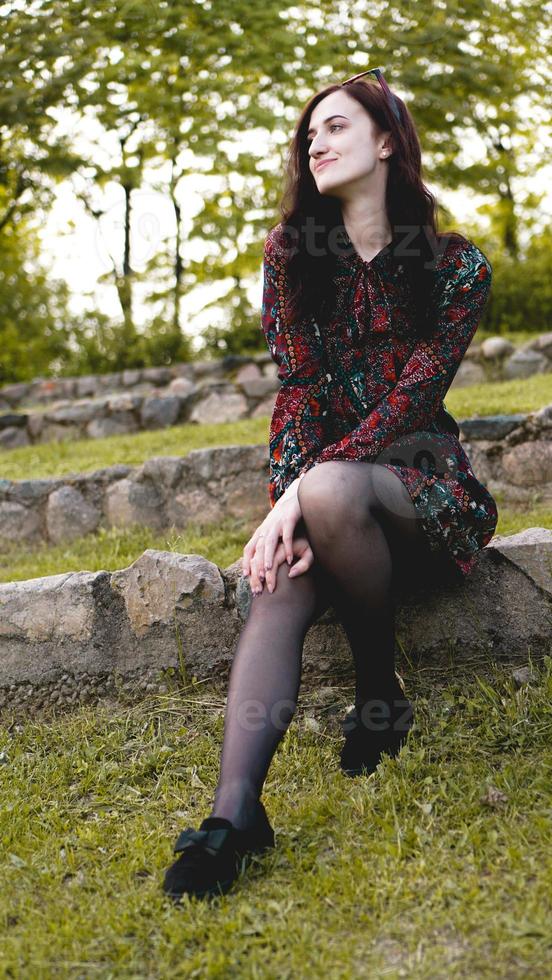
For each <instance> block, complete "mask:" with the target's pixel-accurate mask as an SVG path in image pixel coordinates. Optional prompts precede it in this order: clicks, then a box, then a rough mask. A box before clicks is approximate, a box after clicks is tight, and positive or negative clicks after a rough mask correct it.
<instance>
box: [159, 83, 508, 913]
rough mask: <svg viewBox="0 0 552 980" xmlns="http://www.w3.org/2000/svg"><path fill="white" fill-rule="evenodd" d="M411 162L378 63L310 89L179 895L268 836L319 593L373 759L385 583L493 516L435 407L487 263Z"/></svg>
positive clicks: (293, 157) (270, 269)
mask: <svg viewBox="0 0 552 980" xmlns="http://www.w3.org/2000/svg"><path fill="white" fill-rule="evenodd" d="M421 170H422V168H421V153H420V144H419V140H418V137H417V134H416V130H415V127H414V122H413V120H412V117H411V115H410V113H409V111H408V109H407V108H406V106H405V104H404V102H403V101H402V100H401V99H399V98H398V97H396V96H395V95H394V94H393V93H391V91H390V90H389V88H388V86H387V84H386V83H385V80H384V78H383V75H382V73H381V71H380V70H379V69H370V70H369V71H368V72H367V73H362V74H361V76H355V77H354V78H353V79H347V80H346V81H345V82H342V83H341V84H335V85H330V86H329V87H327V88H325V89H323V90H322V91H321V92H318V93H317V94H316V95H315V96H314V97H313V98H312V99H311V100H310V101H309V103H308V104H307V106H306V107H305V109H304V110H303V112H302V114H301V117H300V119H299V122H298V124H297V127H296V131H295V134H294V137H293V141H292V144H291V152H290V157H289V165H288V174H287V177H288V183H287V188H286V193H285V196H284V204H283V206H282V221H281V222H280V223H279V224H278V225H277V226H276V227H275V228H273V229H272V230H271V231H270V232H269V234H268V237H267V239H266V243H265V250H264V294H263V304H262V316H261V323H262V328H263V331H264V334H265V337H266V341H267V344H268V346H269V349H270V352H271V354H272V357H273V359H274V361H275V362H276V364H277V365H278V377H279V378H280V379H281V382H282V383H281V387H280V389H279V391H278V395H277V398H276V402H275V406H274V412H273V416H272V421H271V427H270V482H269V497H270V505H271V509H270V511H269V513H268V514H267V516H266V518H265V519H264V521H263V522H262V524H260V526H259V527H258V528H257V530H256V531H255V533H254V534H253V536H252V538H251V540H250V541H249V542H248V544H247V545H246V547H245V549H244V555H243V574H244V575H245V576H249V579H250V585H251V590H252V593H253V598H252V601H251V605H250V610H249V614H248V618H247V621H246V623H245V625H244V628H243V630H242V633H241V635H240V638H239V642H238V645H237V649H236V653H235V657H234V661H233V664H232V670H231V673H230V681H229V690H228V699H227V707H226V717H225V729H224V743H223V748H222V758H221V771H220V778H219V782H218V785H217V788H216V793H215V799H214V803H213V806H212V811H211V815H210V816H209V817H208V818H207V819H206V820H204V821H203V823H202V824H201V827H200V829H199V830H193V829H191V828H189V829H188V830H185V831H183V833H182V834H181V835H180V838H179V840H178V842H177V845H176V848H175V850H176V852H177V853H178V854H179V855H180V856H179V857H178V859H177V860H176V861H175V863H174V864H173V865H172V867H171V868H170V869H169V870H168V871H167V873H166V876H165V883H164V888H165V891H166V892H167V893H168V894H169V895H171V896H172V897H173V898H179V897H180V896H181V895H183V894H184V893H187V894H189V895H196V896H201V897H202V896H205V895H212V894H216V893H220V892H225V891H226V890H227V889H228V888H229V887H230V886H231V885H232V882H233V881H234V880H235V878H236V877H237V875H238V872H239V868H240V867H243V866H244V859H246V861H245V863H247V860H248V859H249V856H250V855H251V854H254V853H261V852H262V851H263V850H266V848H268V847H272V846H273V845H274V834H273V831H272V827H271V826H270V823H269V821H268V818H267V815H266V812H265V810H264V807H263V804H262V803H261V801H260V796H261V792H262V787H263V784H264V781H265V778H266V775H267V772H268V767H269V765H270V761H271V759H272V757H273V755H274V752H275V750H276V747H277V745H278V743H279V742H280V740H281V738H282V736H283V734H284V732H285V731H286V729H287V727H288V725H289V723H290V721H291V719H292V717H293V714H294V711H295V708H296V702H297V695H298V691H299V685H300V675H301V659H302V649H303V641H304V638H305V635H306V633H307V630H308V629H309V627H310V626H311V625H312V623H313V622H315V621H316V619H318V618H319V617H320V615H322V613H323V612H324V611H325V610H326V609H327V607H328V606H329V605H330V604H331V605H332V606H333V607H334V609H335V611H336V614H337V615H338V618H339V620H340V622H341V623H342V625H343V628H344V630H345V632H346V635H347V637H348V640H349V642H350V645H351V651H352V655H353V659H354V664H355V670H356V691H355V710H354V711H353V712H351V714H350V715H349V716H348V717H347V719H346V724H345V725H344V727H345V728H348V729H349V730H348V734H347V737H346V739H345V744H344V745H343V748H342V751H341V760H340V762H341V768H342V770H343V772H344V773H345V774H346V775H349V776H356V775H358V774H361V773H370V772H373V771H374V769H375V768H376V766H377V765H378V763H379V761H380V759H381V756H382V753H384V752H385V753H387V754H388V755H391V756H393V755H396V753H397V752H398V751H399V749H400V747H401V745H402V744H403V743H404V741H405V739H406V737H407V734H408V731H409V729H410V727H411V725H412V705H411V704H410V702H409V701H408V700H407V699H406V698H405V697H404V694H403V691H402V689H401V687H400V685H399V683H398V681H397V679H396V675H395V665H394V654H395V630H394V609H395V602H396V594H397V589H398V588H399V587H401V586H402V585H406V586H408V585H410V584H413V583H415V582H416V583H417V582H419V580H420V576H423V580H424V581H425V582H431V581H437V579H439V580H442V578H443V574H447V575H449V577H450V578H451V580H454V579H455V578H456V579H457V580H459V581H460V580H461V579H462V577H463V576H465V575H467V574H469V572H470V570H471V569H472V567H473V565H474V563H475V560H476V555H477V552H478V551H479V550H480V549H481V548H483V547H484V546H485V545H486V544H487V543H488V542H489V541H490V539H491V538H492V536H493V533H494V531H495V528H496V523H497V517H498V514H497V508H496V504H495V501H494V500H493V498H492V496H491V495H490V493H489V491H488V490H487V489H486V488H485V486H484V485H483V484H482V483H480V482H479V480H478V479H477V477H476V476H475V474H474V472H473V469H472V466H471V464H470V461H469V459H468V457H467V455H466V453H465V451H464V449H463V448H462V446H461V444H460V442H459V440H458V435H459V429H458V426H457V424H456V422H455V420H454V419H453V418H452V416H450V415H449V414H448V413H447V412H446V411H445V408H444V405H443V398H444V396H445V394H446V392H447V391H448V389H449V387H450V384H451V382H452V379H453V377H454V375H455V373H456V371H457V369H458V366H459V364H460V362H461V360H462V358H463V356H464V354H465V352H466V349H467V348H468V346H469V343H470V341H471V339H472V337H473V335H474V333H475V330H476V328H477V324H478V322H479V319H480V317H481V313H482V310H483V307H484V304H485V300H486V297H487V294H488V292H489V288H490V284H491V266H490V264H489V262H488V260H487V259H486V257H485V256H484V255H483V253H482V252H481V251H480V250H479V249H478V248H477V247H476V246H475V245H474V244H473V243H472V242H471V241H469V240H468V239H466V238H464V237H463V236H461V235H458V234H455V233H449V234H446V235H444V234H441V233H438V232H437V229H436V215H435V211H436V207H435V199H434V198H433V196H432V195H431V194H430V193H429V191H428V190H427V188H426V187H425V186H424V184H423V183H422V178H421ZM286 202H287V203H286ZM289 566H291V568H290V567H289Z"/></svg>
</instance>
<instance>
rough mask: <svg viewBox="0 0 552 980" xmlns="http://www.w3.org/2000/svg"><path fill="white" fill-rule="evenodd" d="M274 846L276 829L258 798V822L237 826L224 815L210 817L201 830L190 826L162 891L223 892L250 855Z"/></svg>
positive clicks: (175, 893)
mask: <svg viewBox="0 0 552 980" xmlns="http://www.w3.org/2000/svg"><path fill="white" fill-rule="evenodd" d="M271 847H274V831H273V829H272V827H271V826H270V823H269V820H268V817H267V815H266V811H265V808H264V806H263V804H262V803H261V802H260V801H259V803H258V811H257V818H256V820H255V823H254V824H253V825H252V826H251V827H250V828H247V830H238V829H237V828H236V827H234V825H233V824H232V823H231V822H230V820H226V819H225V818H224V817H207V818H206V819H205V820H204V821H203V823H202V824H201V826H200V828H199V830H194V829H193V828H192V827H188V828H187V829H186V830H183V831H182V833H181V834H180V837H179V838H178V840H177V842H176V844H175V848H174V852H175V854H179V855H180V857H179V858H177V860H176V861H175V862H174V864H172V865H171V867H170V868H169V869H168V871H167V872H166V874H165V879H164V882H163V891H164V892H165V893H166V894H167V895H168V896H169V897H170V898H172V899H174V900H175V901H179V900H180V899H181V898H182V896H183V895H184V894H187V895H195V896H196V898H208V897H211V896H216V895H224V894H225V893H226V892H227V891H228V890H229V888H231V887H232V885H233V883H234V881H235V880H236V878H237V877H238V875H239V873H240V870H241V869H242V868H245V867H246V865H247V864H248V863H250V858H251V855H253V854H262V853H263V852H264V851H266V850H268V849H269V848H271Z"/></svg>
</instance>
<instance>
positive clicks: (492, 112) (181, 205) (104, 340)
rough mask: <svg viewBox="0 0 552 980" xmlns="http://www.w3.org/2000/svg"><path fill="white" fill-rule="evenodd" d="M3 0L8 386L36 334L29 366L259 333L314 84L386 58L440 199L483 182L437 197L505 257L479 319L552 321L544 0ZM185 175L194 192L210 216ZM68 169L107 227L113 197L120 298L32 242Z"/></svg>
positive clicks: (1, 251) (47, 369) (147, 354)
mask: <svg viewBox="0 0 552 980" xmlns="http://www.w3.org/2000/svg"><path fill="white" fill-rule="evenodd" d="M3 8H4V18H3V21H2V29H1V33H0V350H1V351H2V355H1V368H0V379H1V380H2V381H3V382H4V383H5V382H7V381H17V380H20V379H24V378H27V377H28V376H29V375H28V373H27V372H28V371H29V369H30V359H29V357H28V352H29V344H31V346H32V349H33V351H34V353H33V359H32V360H33V366H32V369H31V374H32V375H36V374H37V373H42V374H46V373H57V374H83V373H99V372H100V371H114V370H120V369H122V368H127V367H139V366H144V365H151V364H170V363H173V362H175V361H181V360H189V359H191V358H194V357H197V356H201V357H205V356H207V357H209V356H214V357H217V356H221V355H224V354H228V353H234V354H237V353H253V352H255V351H258V350H263V349H264V340H263V338H262V335H261V332H260V329H259V307H258V303H257V304H256V303H255V302H252V300H251V291H252V289H254V287H255V284H256V283H258V282H259V276H260V271H261V259H262V246H263V241H264V238H265V236H266V232H267V230H268V228H269V227H271V225H273V224H274V223H275V221H277V220H278V202H279V199H280V194H281V189H282V187H281V185H282V175H283V170H284V166H285V160H286V153H287V148H288V145H289V140H290V136H291V133H292V131H293V126H294V124H295V122H296V119H297V116H298V114H299V112H300V110H301V108H302V106H303V105H304V103H305V102H306V101H307V99H308V98H309V97H310V95H311V94H312V93H313V92H314V91H316V90H317V89H319V88H322V87H323V86H324V85H326V84H328V83H329V82H330V81H333V80H335V79H341V78H344V77H347V76H348V75H350V74H352V73H353V72H354V71H361V70H362V69H363V68H364V67H366V66H368V65H381V66H382V67H383V68H384V70H385V73H386V77H387V78H388V80H389V82H390V84H391V86H392V87H393V88H394V89H396V90H397V92H398V93H399V94H400V95H401V96H402V97H403V98H404V99H405V101H406V103H407V104H408V105H409V107H410V109H411V111H412V114H413V116H414V119H415V122H416V125H417V127H418V131H419V134H420V139H421V143H422V147H423V152H424V179H425V181H426V183H427V184H428V185H429V186H430V187H431V189H432V191H434V193H436V194H437V197H438V198H439V193H440V191H445V190H454V191H457V192H458V191H465V193H466V195H467V196H469V195H470V194H472V193H473V192H476V193H478V194H483V195H485V203H484V204H483V205H482V206H480V207H479V209H478V214H479V215H480V218H481V221H480V222H477V224H474V223H471V224H470V223H468V222H466V220H465V217H464V215H463V214H460V213H459V214H450V212H447V209H445V208H444V207H443V208H442V209H441V215H442V219H443V220H442V222H441V226H442V227H443V229H444V230H446V229H449V228H453V227H456V228H458V229H459V230H461V231H463V232H464V233H465V234H467V235H468V236H469V237H473V238H474V239H475V240H476V242H477V243H478V244H479V245H480V246H481V247H482V248H483V250H484V251H485V254H487V255H488V257H489V258H490V260H491V262H492V264H493V268H494V280H493V291H492V295H491V302H490V303H489V306H488V308H487V311H486V313H485V316H484V318H483V321H482V329H485V330H489V329H492V330H493V331H494V332H507V331H508V330H513V329H516V330H518V329H524V330H534V331H542V330H547V329H548V330H549V329H551V327H550V323H551V309H552V306H551V297H550V272H549V261H548V255H549V254H550V232H549V228H548V226H549V215H547V213H546V207H545V205H544V204H543V195H539V194H536V193H534V192H532V191H530V190H528V181H527V178H528V177H529V176H530V175H531V174H533V173H535V172H536V171H538V170H540V169H541V168H542V167H544V166H545V164H546V163H547V162H548V157H547V155H546V154H547V146H548V145H549V137H550V123H551V119H552V112H551V105H550V100H551V95H550V93H551V92H552V85H551V82H552V79H551V72H550V46H551V30H550V22H549V21H548V23H547V22H546V21H545V19H544V18H543V11H544V10H545V7H543V5H542V4H541V3H536V2H534V0H519V2H517V3H516V5H515V6H512V5H504V4H503V3H502V2H500V0H485V2H484V3H483V4H482V3H481V2H480V0H478V2H477V3H476V2H475V0H464V3H463V4H462V5H460V6H459V5H457V4H452V3H449V2H448V0H446V2H443V3H442V4H440V5H439V7H436V6H435V5H434V4H433V3H430V2H429V0H418V3H416V4H411V5H409V6H408V7H407V8H405V6H404V4H402V3H399V2H398V0H391V2H387V3H380V2H375V3H373V4H370V5H366V3H365V2H364V0H362V2H360V0H357V2H349V3H347V5H344V4H343V2H342V0H328V2H327V3H325V4H324V6H323V8H322V7H321V5H320V4H319V3H318V0H305V2H303V3H301V4H300V5H299V6H297V5H295V4H294V3H292V2H290V0H281V2H279V3H278V4H273V3H270V2H268V3H267V2H266V0H263V2H261V0H248V2H247V3H246V2H239V0H232V2H231V3H230V2H229V0H220V2H219V0H217V3H216V4H214V3H206V2H200V0H186V2H183V0H176V2H175V0H172V2H169V0H159V2H152V0H147V2H144V0H104V2H102V3H101V4H97V3H94V2H92V0H34V2H32V3H25V4H24V3H22V2H19V0H13V2H12V3H6V4H4V5H3ZM537 36H538V38H539V45H538V46H536V45H535V44H534V38H535V37H537ZM366 39H369V47H368V46H367V41H366ZM389 52H392V63H390V61H389ZM68 113H70V114H71V117H72V118H76V119H78V120H79V121H80V122H82V124H83V125H84V126H86V125H90V126H92V124H93V125H94V127H95V129H94V131H96V130H98V131H99V132H100V133H101V134H103V135H102V137H101V138H100V139H98V140H96V143H95V145H94V144H92V146H91V149H90V150H89V151H85V150H82V149H80V150H77V148H76V145H75V141H74V140H72V139H71V137H70V136H69V135H68V134H67V132H65V133H64V132H63V129H64V127H63V125H62V123H63V120H64V119H65V117H66V116H67V114H68ZM191 180H192V181H195V183H196V184H197V186H198V187H199V188H200V194H201V199H200V206H199V208H198V210H197V211H196V213H193V212H192V209H191V207H190V201H189V188H190V181H191ZM62 182H65V183H70V185H71V187H72V189H73V192H74V195H75V198H76V200H77V201H78V202H79V204H80V206H81V207H82V208H83V211H84V213H85V214H86V215H88V216H89V217H90V218H92V220H93V221H95V222H97V225H98V230H99V234H102V228H103V227H104V225H105V219H106V216H107V215H108V212H109V210H110V207H113V205H112V204H111V205H110V203H109V201H110V200H112V198H113V193H114V192H116V194H117V195H118V199H119V200H120V201H121V207H120V210H121V215H122V218H121V221H120V226H121V227H120V232H118V234H117V235H116V236H115V239H114V240H113V241H111V242H110V244H109V246H107V244H105V243H104V244H105V251H106V252H107V254H108V256H109V266H110V267H109V268H108V269H107V271H106V272H105V273H104V274H103V276H100V280H99V281H100V283H103V284H108V285H110V286H111V287H112V288H113V290H114V295H116V297H117V301H118V306H119V310H120V315H119V316H118V317H107V316H106V315H105V314H103V313H100V312H98V310H96V309H95V308H94V306H92V307H91V308H89V309H87V311H86V312H85V313H84V314H82V315H80V316H78V317H75V315H74V314H72V313H70V312H69V305H68V304H69V294H68V289H67V287H65V285H64V284H63V283H60V282H56V281H54V280H53V279H52V277H51V276H50V275H49V274H48V271H47V266H46V264H45V257H44V256H42V257H41V256H40V254H39V251H40V249H39V245H40V235H39V229H40V227H41V225H43V224H44V221H45V218H46V216H47V214H48V213H49V210H50V209H51V207H52V202H53V199H54V192H55V188H56V186H57V185H59V184H60V183H62ZM108 191H109V192H110V194H111V198H110V197H109V196H108V193H107V192H108ZM145 193H148V194H151V195H152V206H151V208H150V209H149V212H148V213H147V214H146V215H145V216H144V214H143V213H141V214H140V213H138V211H137V203H136V202H137V201H138V200H139V198H138V197H137V195H140V194H145ZM159 200H163V201H165V202H167V205H168V212H167V213H168V214H169V218H166V217H162V216H161V215H160V212H159V209H158V206H157V204H156V201H159ZM73 220H74V219H73ZM144 225H147V228H146V229H144V227H143V226H144ZM146 233H147V234H148V235H149V238H150V239H151V241H152V242H153V248H152V249H150V253H148V254H147V255H146V257H145V258H144V257H140V256H139V255H138V251H139V250H138V249H137V248H136V242H137V240H138V237H139V236H140V235H142V238H144V237H145V235H146ZM17 255H19V259H20V268H19V270H17V269H16V268H15V266H16V265H17ZM198 256H202V257H198ZM196 290H200V291H201V295H202V296H204V295H205V297H206V298H205V301H204V305H203V307H202V312H203V313H204V314H209V315H211V314H212V319H211V322H210V323H209V325H208V326H207V327H206V328H204V329H203V332H202V335H201V346H200V347H199V348H198V347H197V345H196V346H194V343H193V341H194V336H193V329H192V323H190V322H186V317H185V305H184V299H185V298H187V297H189V296H191V295H192V294H194V293H195V291H196ZM139 303H141V304H142V308H143V309H145V311H146V322H145V324H143V325H142V326H141V327H139V326H138V325H137V322H136V319H137V318H136V309H137V305H138V304H139Z"/></svg>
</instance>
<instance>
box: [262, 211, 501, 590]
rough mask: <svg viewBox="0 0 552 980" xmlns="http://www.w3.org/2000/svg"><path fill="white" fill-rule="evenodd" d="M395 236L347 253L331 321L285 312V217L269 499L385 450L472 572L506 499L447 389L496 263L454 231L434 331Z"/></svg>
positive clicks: (277, 270) (271, 256)
mask: <svg viewBox="0 0 552 980" xmlns="http://www.w3.org/2000/svg"><path fill="white" fill-rule="evenodd" d="M392 245H393V243H391V246H387V247H386V248H384V249H382V250H381V251H380V252H378V254H377V255H376V256H375V257H374V258H373V259H372V260H371V261H370V262H365V261H364V260H363V259H361V258H360V256H359V255H358V253H357V252H356V251H355V250H354V249H353V248H352V247H351V249H350V254H349V255H348V256H345V255H344V254H341V255H340V256H339V258H338V260H337V272H336V275H335V279H334V283H335V289H336V303H335V310H334V314H333V315H332V318H331V320H330V322H329V323H328V324H327V325H325V326H324V327H323V328H320V327H319V325H318V324H317V323H316V322H315V319H314V317H311V318H310V319H307V320H305V321H303V322H301V323H293V322H290V318H289V317H288V316H287V312H286V296H287V294H288V290H287V283H286V258H285V247H284V245H283V243H282V238H281V226H280V225H278V226H277V227H276V228H273V229H272V230H271V232H270V233H269V235H268V236H267V239H266V242H265V249H264V263H263V300H262V312H261V327H262V330H263V332H264V335H265V338H266V341H267V344H268V348H269V350H270V352H271V355H272V358H273V360H274V361H275V363H276V364H277V365H278V377H279V378H280V380H281V387H280V389H279V391H278V394H277V397H276V402H275V405H274V411H273V414H272V420H271V425H270V436H269V452H270V480H269V485H268V491H269V499H270V505H271V507H273V506H274V505H275V503H276V501H277V500H278V499H279V497H280V496H281V495H282V494H283V493H284V491H285V489H286V487H287V486H289V484H290V483H291V482H292V481H293V480H294V479H295V478H296V477H297V476H299V474H300V473H305V472H306V471H307V470H309V469H311V468H312V467H313V466H317V465H318V464H320V463H323V462H326V461H328V460H351V459H352V460H363V461H366V462H377V463H380V464H381V465H383V466H386V467H388V468H389V469H391V470H393V471H394V472H395V473H397V475H398V476H399V477H400V479H401V480H402V482H403V483H404V484H405V486H406V488H407V490H408V491H409V494H410V497H411V499H412V501H413V503H414V506H415V508H416V513H417V516H418V520H419V522H420V526H421V527H422V529H423V530H424V532H425V533H426V535H427V538H428V541H429V544H430V547H431V549H432V551H434V552H440V553H441V554H443V555H444V556H445V557H448V558H450V559H451V561H452V567H453V568H454V569H455V570H456V571H458V572H460V574H461V575H462V576H463V575H466V574H468V573H469V572H470V571H471V569H472V567H473V565H474V562H475V556H476V553H477V552H478V551H479V550H480V549H481V548H483V547H484V546H485V545H486V544H488V542H489V541H490V540H491V538H492V536H493V534H494V532H495V529H496V524H497V520H498V511H497V506H496V503H495V501H494V499H493V497H492V496H491V494H490V492H489V491H488V490H487V488H486V487H485V486H484V485H483V484H482V483H481V482H480V481H479V480H478V479H477V477H476V476H475V473H474V472H473V469H472V466H471V463H470V460H469V458H468V456H467V454H466V452H465V450H464V448H463V446H462V445H461V443H460V441H459V439H458V435H459V429H458V426H457V424H456V422H455V420H454V419H453V417H452V416H451V415H450V414H449V413H448V412H447V411H446V409H445V407H444V403H443V399H444V397H445V395H446V393H447V391H448V389H449V387H450V385H451V383H452V380H453V378H454V376H455V374H456V372H457V370H458V367H459V365H460V362H461V361H462V358H463V356H464V354H465V352H466V350H467V348H468V346H469V344H470V341H471V340H472V337H473V335H474V333H475V331H476V329H477V324H478V322H479V320H480V317H481V314H482V311H483V308H484V306H485V302H486V299H487V295H488V292H489V289H490V286H491V277H492V269H491V265H490V263H489V261H488V260H487V258H486V257H485V256H484V255H483V253H482V252H481V251H480V250H479V249H478V248H477V247H476V246H475V245H474V244H473V243H472V242H466V241H453V240H452V239H450V240H448V241H447V243H446V245H445V247H444V248H443V250H442V253H441V255H440V256H439V257H438V259H437V261H436V276H435V283H434V286H433V290H432V293H431V296H430V299H429V305H428V311H429V312H428V315H429V316H431V317H432V318H433V319H434V323H435V328H434V332H433V335H432V337H431V339H430V340H423V339H417V338H416V337H415V336H414V334H413V330H412V323H413V313H414V310H413V306H412V300H411V297H410V295H409V290H408V282H407V279H406V275H405V274H404V270H403V268H402V266H401V265H400V263H399V262H397V261H396V259H395V258H394V257H393V254H392Z"/></svg>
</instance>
